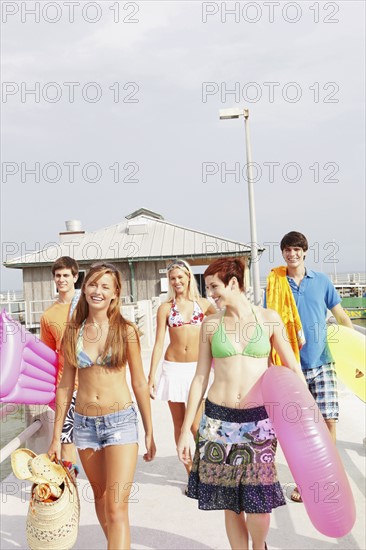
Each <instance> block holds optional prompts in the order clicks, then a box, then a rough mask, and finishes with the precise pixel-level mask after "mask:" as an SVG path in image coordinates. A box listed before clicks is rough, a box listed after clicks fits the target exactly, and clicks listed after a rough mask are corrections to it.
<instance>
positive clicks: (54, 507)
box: [26, 461, 80, 550]
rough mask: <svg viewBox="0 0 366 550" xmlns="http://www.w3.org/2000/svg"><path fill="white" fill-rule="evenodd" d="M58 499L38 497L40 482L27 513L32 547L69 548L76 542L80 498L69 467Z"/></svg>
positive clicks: (28, 540)
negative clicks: (40, 498) (47, 499)
mask: <svg viewBox="0 0 366 550" xmlns="http://www.w3.org/2000/svg"><path fill="white" fill-rule="evenodd" d="M58 463H59V464H60V465H61V466H62V467H63V468H64V469H65V472H66V477H65V481H64V482H63V484H62V485H61V489H62V494H61V496H60V497H59V498H57V500H54V501H51V502H44V501H41V500H39V499H38V498H37V493H36V491H35V489H36V487H37V486H36V485H35V484H34V485H33V486H32V497H31V501H30V503H29V510H28V515H27V525H26V532H27V542H28V545H29V547H30V549H31V550H69V549H70V548H72V547H73V546H74V544H75V542H76V539H77V535H78V528H79V515H80V501H79V495H78V491H77V487H76V483H75V481H74V480H73V478H72V477H71V475H70V472H69V470H68V469H67V468H66V467H64V465H63V464H62V462H61V461H59V462H58Z"/></svg>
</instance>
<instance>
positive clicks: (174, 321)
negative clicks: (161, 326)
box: [168, 300, 205, 328]
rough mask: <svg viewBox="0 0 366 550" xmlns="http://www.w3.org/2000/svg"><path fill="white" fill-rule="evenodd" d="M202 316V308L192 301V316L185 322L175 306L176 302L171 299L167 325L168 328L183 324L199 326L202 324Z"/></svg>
mask: <svg viewBox="0 0 366 550" xmlns="http://www.w3.org/2000/svg"><path fill="white" fill-rule="evenodd" d="M204 316H205V315H204V313H203V311H202V309H201V308H200V306H199V304H198V303H197V302H193V313H192V317H191V319H190V321H188V323H185V322H184V320H183V317H182V315H181V313H180V311H179V309H178V308H177V304H176V303H175V300H173V303H172V307H171V308H170V313H169V317H168V326H169V327H170V328H175V327H182V326H183V325H198V326H200V325H201V324H202V321H203V318H204Z"/></svg>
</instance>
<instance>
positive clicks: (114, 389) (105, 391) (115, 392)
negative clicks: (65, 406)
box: [75, 365, 132, 416]
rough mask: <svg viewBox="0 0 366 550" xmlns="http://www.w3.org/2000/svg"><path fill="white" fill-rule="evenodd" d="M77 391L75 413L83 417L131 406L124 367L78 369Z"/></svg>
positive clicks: (112, 411)
mask: <svg viewBox="0 0 366 550" xmlns="http://www.w3.org/2000/svg"><path fill="white" fill-rule="evenodd" d="M78 376H79V389H78V392H77V396H76V403H75V411H76V412H77V413H79V414H82V415H84V416H102V415H105V414H111V413H114V412H117V411H120V410H124V409H126V408H127V407H130V406H131V405H132V398H131V393H130V390H129V387H128V385H127V381H126V367H120V368H117V367H104V366H100V365H93V366H92V367H87V368H85V369H78Z"/></svg>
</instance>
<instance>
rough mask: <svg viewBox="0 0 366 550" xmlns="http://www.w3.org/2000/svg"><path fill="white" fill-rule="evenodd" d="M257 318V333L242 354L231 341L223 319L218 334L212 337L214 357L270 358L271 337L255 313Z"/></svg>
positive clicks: (222, 318) (255, 332) (215, 333)
mask: <svg viewBox="0 0 366 550" xmlns="http://www.w3.org/2000/svg"><path fill="white" fill-rule="evenodd" d="M252 312H253V315H254V317H255V322H256V325H255V331H254V333H253V336H252V337H251V339H250V340H249V342H248V343H247V345H246V346H245V348H244V349H243V351H242V352H240V351H237V350H236V349H235V348H234V346H233V344H232V343H231V341H230V340H229V338H228V336H227V334H226V331H225V326H224V317H225V315H223V316H222V317H221V321H220V324H219V326H218V327H217V330H216V332H214V334H213V335H212V340H211V353H212V357H215V358H220V359H221V358H223V357H234V356H235V355H242V356H245V357H255V358H258V359H259V358H261V357H268V356H269V354H270V351H271V343H270V341H269V337H268V335H267V333H266V331H265V330H264V329H263V327H262V326H261V325H260V324H259V323H258V319H257V316H256V314H255V313H254V311H253V308H252Z"/></svg>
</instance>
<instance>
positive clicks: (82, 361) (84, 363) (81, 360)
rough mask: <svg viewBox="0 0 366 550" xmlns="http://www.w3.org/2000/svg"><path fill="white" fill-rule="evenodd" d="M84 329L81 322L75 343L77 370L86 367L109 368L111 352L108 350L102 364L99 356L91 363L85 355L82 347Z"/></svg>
mask: <svg viewBox="0 0 366 550" xmlns="http://www.w3.org/2000/svg"><path fill="white" fill-rule="evenodd" d="M84 327H85V321H83V323H82V325H81V327H80V331H79V335H78V339H77V342H76V360H77V365H78V368H79V369H85V368H86V367H92V366H93V365H101V366H105V367H110V366H111V358H112V354H111V350H109V353H108V355H107V357H106V358H105V360H104V362H103V361H102V360H101V354H99V355H98V357H97V358H96V360H95V361H92V360H91V359H90V357H89V355H88V354H87V353H85V351H84V347H83V334H84Z"/></svg>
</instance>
